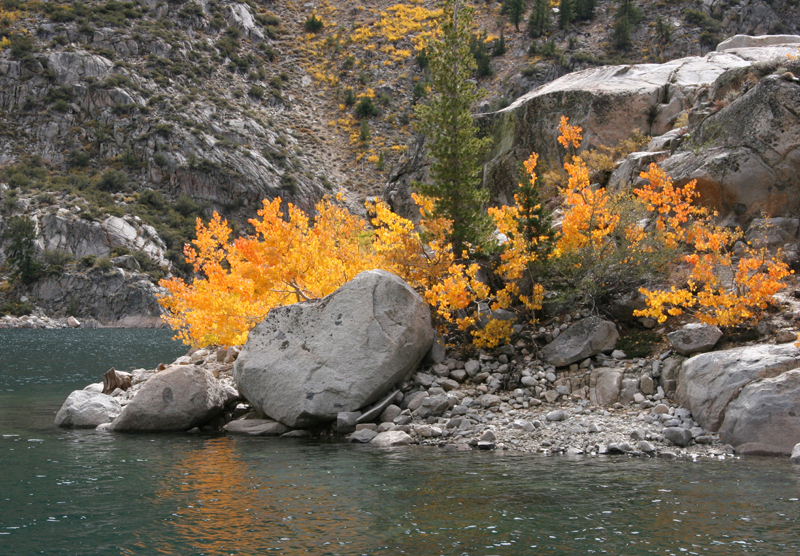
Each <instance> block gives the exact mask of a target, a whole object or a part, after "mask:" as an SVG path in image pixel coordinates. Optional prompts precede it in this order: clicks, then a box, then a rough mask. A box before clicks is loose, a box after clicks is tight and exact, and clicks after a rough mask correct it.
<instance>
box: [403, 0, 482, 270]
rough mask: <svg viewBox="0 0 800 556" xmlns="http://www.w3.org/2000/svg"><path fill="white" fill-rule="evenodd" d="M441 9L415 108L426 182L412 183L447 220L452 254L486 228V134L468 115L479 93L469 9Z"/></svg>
mask: <svg viewBox="0 0 800 556" xmlns="http://www.w3.org/2000/svg"><path fill="white" fill-rule="evenodd" d="M444 14H445V16H444V20H443V22H442V27H441V30H442V34H441V37H440V39H439V40H438V41H435V42H433V43H432V44H431V45H430V65H429V69H430V79H431V81H430V83H431V89H432V90H431V95H430V99H429V100H428V102H426V103H425V104H420V105H417V109H416V112H417V117H418V125H417V131H418V132H419V133H421V134H423V135H424V136H425V137H426V139H427V141H428V148H429V153H430V155H431V159H432V162H431V171H430V175H431V183H419V182H415V183H414V187H415V188H416V190H417V191H418V192H420V193H421V194H423V195H427V196H430V197H433V198H434V199H435V200H436V201H435V205H434V214H435V215H436V216H444V217H446V218H449V219H450V220H452V222H453V229H452V232H451V234H450V240H451V242H452V244H453V251H454V253H455V254H456V256H457V257H458V256H460V255H461V253H462V250H463V248H464V247H465V244H467V243H471V244H474V245H478V244H481V243H483V242H484V241H485V239H486V237H487V236H488V233H489V229H490V228H489V218H488V215H486V213H485V212H484V210H483V205H484V203H486V201H487V200H488V198H489V192H488V191H487V190H482V189H480V185H481V164H480V160H481V157H482V156H483V154H484V152H485V151H486V149H487V148H488V146H489V144H490V141H491V139H489V138H483V139H479V138H478V137H477V132H478V127H477V126H476V125H475V122H474V121H473V119H472V106H473V104H475V102H477V101H478V100H479V99H480V97H481V94H480V93H479V91H478V88H477V85H476V84H475V83H474V81H472V75H473V72H474V71H475V69H476V63H475V59H474V58H473V57H472V56H471V55H470V50H469V45H470V37H471V31H472V26H473V9H472V8H470V7H467V6H466V5H464V3H463V0H445V3H444Z"/></svg>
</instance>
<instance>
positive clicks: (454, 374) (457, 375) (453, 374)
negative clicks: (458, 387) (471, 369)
mask: <svg viewBox="0 0 800 556" xmlns="http://www.w3.org/2000/svg"><path fill="white" fill-rule="evenodd" d="M450 378H452V379H453V380H455V381H456V382H464V381H465V380H466V379H467V371H465V370H464V369H453V370H452V371H450Z"/></svg>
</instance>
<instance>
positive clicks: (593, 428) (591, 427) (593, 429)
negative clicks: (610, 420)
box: [587, 423, 600, 432]
mask: <svg viewBox="0 0 800 556" xmlns="http://www.w3.org/2000/svg"><path fill="white" fill-rule="evenodd" d="M587 431H588V432H600V428H599V427H598V426H597V425H595V424H594V423H591V424H590V425H589V428H588V429H587Z"/></svg>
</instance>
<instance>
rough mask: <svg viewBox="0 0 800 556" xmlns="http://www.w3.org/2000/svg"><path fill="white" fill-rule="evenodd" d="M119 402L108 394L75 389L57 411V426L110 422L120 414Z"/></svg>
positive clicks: (83, 425)
mask: <svg viewBox="0 0 800 556" xmlns="http://www.w3.org/2000/svg"><path fill="white" fill-rule="evenodd" d="M121 410H122V407H121V406H120V404H119V402H118V401H117V400H116V399H115V398H113V397H111V396H108V395H106V394H103V393H100V392H93V391H90V390H75V391H74V392H72V393H71V394H70V395H69V396H68V397H67V399H66V400H65V401H64V404H63V405H62V406H61V409H59V410H58V413H56V419H55V425H56V426H57V427H65V428H68V427H74V428H92V429H93V428H95V427H96V426H97V425H102V424H103V423H110V422H111V421H112V420H113V419H114V418H115V417H116V416H117V415H119V413H120V411H121Z"/></svg>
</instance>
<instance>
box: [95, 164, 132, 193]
mask: <svg viewBox="0 0 800 556" xmlns="http://www.w3.org/2000/svg"><path fill="white" fill-rule="evenodd" d="M127 185H128V174H126V173H125V172H123V171H122V170H114V169H113V168H109V169H108V170H106V171H105V172H103V174H102V175H101V176H100V179H99V180H98V181H97V184H96V187H97V189H99V190H100V191H108V192H111V193H116V192H118V191H122V190H124V189H125V188H126V187H127Z"/></svg>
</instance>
